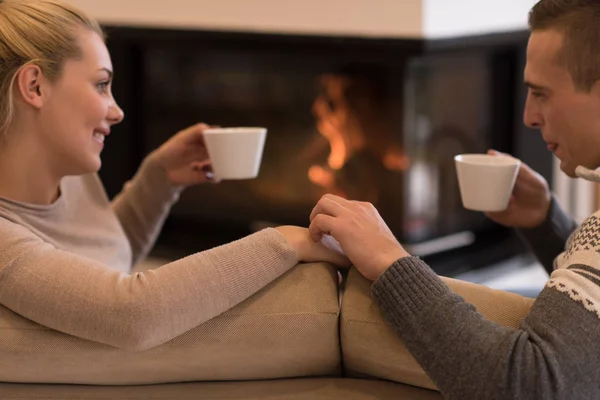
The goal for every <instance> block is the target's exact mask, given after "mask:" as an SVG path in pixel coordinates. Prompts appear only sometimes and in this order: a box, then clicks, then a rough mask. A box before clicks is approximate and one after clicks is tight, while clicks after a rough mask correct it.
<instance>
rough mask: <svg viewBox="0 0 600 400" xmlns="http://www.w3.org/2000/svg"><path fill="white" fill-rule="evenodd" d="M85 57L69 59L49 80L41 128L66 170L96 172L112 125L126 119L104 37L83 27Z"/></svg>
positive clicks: (81, 43)
mask: <svg viewBox="0 0 600 400" xmlns="http://www.w3.org/2000/svg"><path fill="white" fill-rule="evenodd" d="M78 42H79V43H78V44H79V47H80V49H81V55H82V56H81V57H80V58H78V59H73V60H67V61H66V62H65V63H64V65H63V68H62V71H61V74H60V77H59V79H58V80H57V81H55V82H53V83H51V84H48V85H46V87H45V88H44V89H45V95H44V102H43V106H42V107H41V108H40V110H39V113H38V117H39V118H36V119H37V121H36V125H37V126H36V131H37V132H39V134H40V135H41V137H40V139H41V140H42V141H43V145H44V149H46V150H49V151H51V152H52V153H51V157H50V159H51V160H53V161H52V163H53V164H56V165H53V166H52V167H55V168H56V169H57V171H60V172H59V173H60V174H61V175H80V174H86V173H92V172H97V171H98V170H99V169H100V166H101V160H100V153H101V152H102V149H103V147H104V139H105V138H106V137H107V136H108V135H109V134H110V128H111V126H112V125H114V124H118V123H119V122H121V121H122V120H123V117H124V114H123V111H122V110H121V109H120V108H119V106H118V105H117V103H116V102H115V99H114V98H113V96H112V91H111V83H112V76H113V72H112V63H111V59H110V55H109V53H108V49H107V48H106V45H105V44H104V41H103V40H102V38H101V37H100V36H99V35H98V34H97V33H95V32H93V31H88V30H83V29H82V30H81V33H80V35H79V39H78Z"/></svg>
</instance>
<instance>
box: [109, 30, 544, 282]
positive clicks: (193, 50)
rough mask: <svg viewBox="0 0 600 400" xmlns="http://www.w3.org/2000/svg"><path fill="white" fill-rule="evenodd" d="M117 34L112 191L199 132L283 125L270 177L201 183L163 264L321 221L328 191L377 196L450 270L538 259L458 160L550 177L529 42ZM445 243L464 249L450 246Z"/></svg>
mask: <svg viewBox="0 0 600 400" xmlns="http://www.w3.org/2000/svg"><path fill="white" fill-rule="evenodd" d="M106 30H107V33H108V41H107V44H108V47H109V50H110V52H111V55H112V58H113V64H114V69H115V73H116V78H115V81H114V86H113V91H114V95H115V98H116V99H117V101H118V102H119V104H120V105H121V107H122V108H123V109H124V111H125V113H126V118H125V120H124V122H123V123H122V124H120V125H118V126H116V127H114V128H113V133H112V134H111V136H110V138H109V139H108V140H107V145H106V148H105V151H104V154H103V163H104V165H103V167H102V170H101V171H100V176H101V178H102V180H103V182H104V184H105V186H106V189H107V192H108V194H109V196H111V197H112V196H114V195H115V194H116V193H118V192H119V191H120V190H121V187H122V185H123V184H124V183H125V181H126V180H128V179H130V178H131V176H132V175H133V174H134V173H135V171H136V170H137V167H138V166H139V164H140V163H141V161H142V159H143V158H144V156H145V155H147V154H148V153H149V152H150V151H152V150H153V149H155V148H156V147H158V146H159V145H160V144H161V143H162V142H164V141H165V140H166V139H168V138H169V136H171V135H172V134H174V133H176V132H177V131H178V130H180V129H182V128H184V127H186V126H188V125H190V124H193V123H196V122H207V123H211V124H218V125H221V126H265V127H267V128H268V129H269V131H268V136H267V143H266V146H265V153H264V157H263V163H262V165H261V171H260V174H259V177H258V178H257V179H256V180H252V181H237V182H235V181H231V182H223V183H221V184H219V185H203V186H202V187H196V188H192V189H188V190H187V191H186V192H184V194H183V195H182V198H181V200H180V202H179V203H178V204H177V205H176V206H175V207H174V209H173V212H172V214H171V216H170V217H169V218H168V220H167V222H166V224H165V228H164V230H163V233H162V234H161V236H160V238H159V240H158V242H157V246H156V249H155V251H154V254H155V255H157V256H162V257H167V258H173V257H181V256H185V255H187V254H190V253H192V252H196V251H201V250H204V249H208V248H210V247H214V246H217V245H220V244H223V243H227V242H229V241H232V240H235V239H238V238H240V237H242V236H245V235H247V234H249V233H252V232H253V231H255V230H257V229H260V228H261V227H264V226H269V225H279V224H298V225H303V226H306V225H307V223H308V214H309V212H310V209H311V208H312V206H313V205H314V203H315V202H316V200H317V199H318V198H319V197H320V196H321V195H322V194H324V193H337V194H340V195H343V196H346V197H348V198H352V199H357V200H364V201H371V202H373V203H374V204H375V205H376V206H377V207H378V209H379V210H380V212H381V214H382V215H383V216H384V218H385V219H386V221H387V222H388V223H389V225H390V227H391V228H392V230H393V231H394V233H395V234H396V235H397V237H398V238H399V239H400V240H401V241H402V242H403V243H405V244H406V245H407V246H408V247H410V248H415V249H417V248H422V246H421V247H419V245H427V244H432V243H433V244H434V246H433V250H426V251H424V253H423V254H422V256H423V258H424V259H425V260H426V261H428V262H430V264H431V265H432V266H433V268H434V269H436V271H438V272H439V273H441V274H446V275H453V274H456V273H458V272H462V271H465V270H470V269H473V268H479V267H481V266H484V265H488V264H490V263H493V262H497V261H500V260H503V259H506V258H508V257H511V256H514V255H515V254H521V253H524V252H525V249H524V247H523V246H522V245H521V243H520V242H519V241H518V239H517V238H516V236H515V235H514V233H513V232H512V231H511V230H509V229H505V228H502V227H499V226H497V225H495V224H493V223H491V222H490V221H487V220H486V219H485V217H484V216H482V215H481V214H479V213H474V212H469V211H466V210H464V209H463V208H462V206H461V205H460V198H459V194H458V188H457V184H456V178H455V170H454V163H453V156H454V155H455V154H459V153H465V152H483V151H485V150H486V149H487V148H496V149H499V150H502V151H507V152H510V153H512V154H514V155H515V156H517V157H520V158H521V159H522V160H524V161H525V162H527V163H528V164H530V165H532V166H533V167H534V168H535V169H537V170H538V171H540V172H541V173H542V175H544V176H545V177H546V178H547V179H549V180H550V178H551V170H552V168H551V157H550V155H549V154H546V153H545V152H543V149H544V147H543V146H542V145H541V143H540V138H539V137H538V135H535V134H532V133H530V132H527V129H526V128H524V127H523V126H522V123H521V118H520V115H521V110H522V107H523V100H524V94H525V89H524V87H523V85H522V70H523V67H524V49H525V46H526V40H527V33H526V32H515V33H508V34H496V35H486V36H478V37H465V38H459V39H446V40H418V39H367V38H353V37H329V36H319V37H317V36H295V35H273V34H258V33H234V32H205V31H193V30H167V29H148V28H132V27H117V26H108V27H106ZM444 238H445V239H447V238H450V239H451V240H450V241H449V243H452V242H453V241H452V239H454V242H456V243H457V244H456V245H455V246H452V245H449V246H445V245H442V246H441V247H440V246H436V245H435V244H436V243H437V244H439V243H445V242H444V240H440V239H444ZM460 238H463V239H465V238H467V240H466V241H464V240H463V241H461V239H460ZM446 242H448V241H446ZM411 246H412V247H411ZM454 247H455V248H454ZM415 251H416V250H415Z"/></svg>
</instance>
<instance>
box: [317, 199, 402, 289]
mask: <svg viewBox="0 0 600 400" xmlns="http://www.w3.org/2000/svg"><path fill="white" fill-rule="evenodd" d="M309 231H310V234H311V237H312V239H313V240H314V241H315V242H320V241H321V239H322V237H323V235H331V236H333V237H334V238H335V239H336V240H337V241H338V242H339V243H340V245H341V247H342V249H343V250H344V252H345V253H346V255H347V256H348V258H349V259H350V261H351V262H352V264H354V265H355V266H356V268H357V269H358V270H359V271H360V273H361V274H363V275H364V276H365V277H366V278H367V279H370V280H373V281H374V280H376V279H377V278H378V277H379V276H380V275H381V274H383V273H384V272H385V271H386V270H387V269H388V268H389V267H390V266H391V265H392V264H393V263H394V262H396V261H397V260H398V259H400V258H403V257H408V256H410V254H408V253H407V252H406V250H404V248H403V247H402V245H401V244H400V243H399V242H398V240H396V238H395V237H394V235H393V234H392V231H391V230H390V228H389V227H388V226H387V224H386V223H385V221H383V219H382V218H381V216H380V215H379V212H378V211H377V209H376V208H375V207H374V206H373V205H372V204H370V203H363V202H357V201H350V200H346V199H344V198H341V197H338V196H334V195H325V196H323V197H322V198H321V200H319V202H318V203H317V205H316V206H315V208H314V209H313V211H312V213H311V215H310V227H309Z"/></svg>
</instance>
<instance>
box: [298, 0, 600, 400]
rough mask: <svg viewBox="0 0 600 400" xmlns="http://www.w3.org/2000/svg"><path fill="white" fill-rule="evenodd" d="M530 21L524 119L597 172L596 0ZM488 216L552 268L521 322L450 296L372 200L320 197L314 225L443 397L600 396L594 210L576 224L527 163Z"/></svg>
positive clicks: (599, 52)
mask: <svg viewBox="0 0 600 400" xmlns="http://www.w3.org/2000/svg"><path fill="white" fill-rule="evenodd" d="M529 25H530V30H531V36H530V40H529V45H528V50H527V66H526V68H525V83H526V84H527V86H528V87H529V92H528V97H527V104H526V107H525V113H524V120H525V123H526V124H527V125H528V126H530V127H533V128H537V129H539V131H540V132H541V134H542V136H543V138H544V140H545V141H546V142H547V144H548V149H549V150H550V151H552V152H554V154H555V155H556V156H557V157H558V158H559V159H560V161H561V164H560V165H561V169H562V171H564V172H565V173H566V174H567V175H569V176H572V177H575V176H579V177H583V178H586V179H591V180H600V173H599V172H596V171H594V170H595V169H596V168H598V167H600V1H598V0H541V1H540V2H539V3H537V4H536V5H535V6H534V7H533V9H532V11H531V13H530V18H529ZM488 216H489V217H490V218H491V219H493V220H494V221H496V222H498V223H501V224H504V225H507V226H512V227H515V228H517V229H519V231H520V232H521V233H522V234H523V236H524V237H525V238H526V239H527V240H528V242H529V244H530V245H531V247H532V249H533V250H534V252H535V254H536V255H537V256H538V258H539V259H540V261H541V262H542V264H543V265H544V266H545V267H546V269H547V270H548V271H549V272H550V273H551V277H550V280H549V281H548V284H547V285H546V287H545V288H544V290H543V291H542V292H541V293H540V295H539V296H538V297H537V299H536V301H535V303H534V305H533V308H532V309H531V312H530V314H529V315H528V316H527V317H526V318H525V319H523V321H522V323H521V327H520V329H512V328H508V327H504V326H501V325H499V324H496V323H494V322H491V321H488V320H486V319H485V318H484V317H483V316H482V315H481V314H479V313H478V312H477V311H476V310H475V308H474V307H473V306H471V305H470V304H467V303H465V302H464V301H463V299H462V298H461V297H460V296H457V295H455V294H453V293H452V292H451V291H450V289H449V288H448V287H447V286H446V285H445V284H444V283H443V282H442V281H441V280H440V278H439V277H438V276H437V275H436V274H435V273H434V272H433V271H432V270H431V269H430V268H429V267H428V266H427V265H426V264H425V263H424V262H422V261H421V260H420V259H418V258H416V257H411V256H410V255H409V254H408V253H407V252H406V251H405V250H404V248H403V247H402V246H401V245H400V244H399V243H398V242H397V241H396V239H395V238H394V236H393V235H392V233H391V232H390V230H389V229H388V227H387V226H386V225H385V223H384V222H383V221H382V220H381V217H380V216H379V214H378V213H377V210H375V209H374V208H373V207H372V206H371V205H369V204H364V203H358V202H351V201H346V200H344V199H341V198H338V197H335V196H325V197H323V198H322V199H321V200H320V201H319V203H318V204H317V205H316V206H315V209H314V210H313V212H312V214H311V226H310V231H311V234H312V236H313V238H314V239H315V240H318V239H320V237H321V236H322V235H323V233H330V234H331V235H332V236H333V237H334V238H336V239H337V240H338V241H339V242H340V244H341V246H342V248H343V249H344V251H345V252H346V254H347V255H348V257H349V258H350V260H351V261H352V262H353V264H354V265H355V266H356V267H357V268H358V270H359V271H360V272H361V273H362V274H363V275H364V276H365V277H366V278H368V279H371V280H373V281H374V284H373V287H372V292H373V296H374V297H375V299H376V301H377V303H378V304H379V306H380V307H381V308H382V310H383V311H384V314H385V315H386V317H387V319H388V321H389V322H390V323H391V325H392V326H393V328H394V329H395V331H396V332H397V333H398V335H399V337H400V338H401V339H402V340H403V341H404V343H405V344H406V346H407V347H408V349H409V350H410V351H411V352H412V354H413V356H414V357H415V358H416V360H417V361H418V362H419V363H420V364H421V366H422V367H423V368H424V370H425V371H426V372H427V373H428V374H429V376H430V377H431V378H432V379H433V381H434V382H435V383H436V384H437V386H438V388H439V389H440V391H441V392H442V394H443V395H444V396H445V397H446V398H448V399H508V398H510V399H513V398H514V399H571V400H575V399H598V398H600V255H599V253H598V252H599V251H600V212H598V213H596V214H594V215H592V216H590V217H589V218H588V219H587V220H586V221H585V222H584V223H583V224H582V225H581V226H580V227H579V228H578V230H576V231H575V232H574V233H573V231H574V230H575V228H576V226H575V225H574V223H573V222H572V221H570V219H568V218H567V217H566V216H565V215H564V214H563V212H562V211H561V210H560V208H559V207H558V205H557V203H556V202H555V201H554V200H553V198H552V196H551V194H550V191H549V189H548V184H547V183H546V182H545V181H544V180H543V178H541V177H540V176H539V175H538V174H536V173H535V172H533V171H532V170H531V169H530V168H528V167H527V166H525V165H523V166H522V167H521V169H520V171H519V175H518V178H517V182H516V185H515V189H514V193H513V197H512V199H511V203H510V205H509V208H508V209H507V210H506V211H503V212H501V213H494V214H488ZM571 233H573V234H572V235H571ZM569 236H570V239H568V238H569ZM567 239H568V240H567ZM565 250H566V251H565Z"/></svg>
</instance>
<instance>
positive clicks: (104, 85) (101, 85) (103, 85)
mask: <svg viewBox="0 0 600 400" xmlns="http://www.w3.org/2000/svg"><path fill="white" fill-rule="evenodd" d="M108 84H109V82H100V83H98V84H97V85H96V88H97V89H98V92H100V93H106V91H107V89H108Z"/></svg>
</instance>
